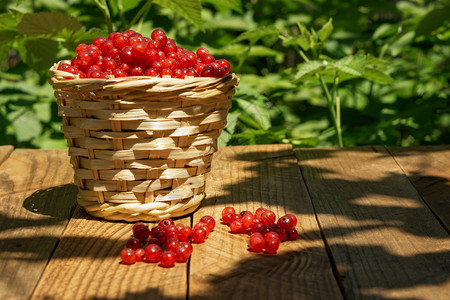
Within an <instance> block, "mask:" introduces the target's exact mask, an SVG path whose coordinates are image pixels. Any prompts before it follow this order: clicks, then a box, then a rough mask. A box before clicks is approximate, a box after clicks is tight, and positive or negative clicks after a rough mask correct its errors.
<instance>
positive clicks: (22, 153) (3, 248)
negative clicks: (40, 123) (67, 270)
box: [0, 149, 76, 299]
mask: <svg viewBox="0 0 450 300" xmlns="http://www.w3.org/2000/svg"><path fill="white" fill-rule="evenodd" d="M72 180H73V172H72V168H71V166H70V165H69V161H68V159H67V152H66V151H62V150H23V149H16V150H14V152H12V153H11V154H10V155H9V156H8V157H7V158H6V160H4V161H3V163H2V164H1V165H0V203H1V205H0V298H1V299H26V298H28V297H29V296H30V295H31V293H32V291H33V289H34V288H35V286H36V283H37V282H38V280H39V278H40V276H41V274H42V272H43V270H44V268H45V266H46V264H47V261H48V259H49V258H50V255H51V253H52V251H53V249H54V248H55V246H56V244H57V243H58V240H59V237H60V235H61V233H62V232H63V230H64V228H65V226H66V224H67V222H68V220H69V218H70V215H71V213H72V210H73V208H74V204H75V193H76V189H74V188H73V187H72V186H71V185H70V183H71V182H72Z"/></svg>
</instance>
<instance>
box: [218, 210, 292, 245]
mask: <svg viewBox="0 0 450 300" xmlns="http://www.w3.org/2000/svg"><path fill="white" fill-rule="evenodd" d="M275 221H277V222H276V223H275ZM222 222H223V223H224V224H225V225H228V226H229V227H230V231H231V233H245V234H248V235H250V240H249V242H248V244H249V250H250V251H253V252H261V251H265V252H266V253H269V254H273V253H276V252H277V250H278V248H279V246H280V243H282V242H285V241H287V240H290V241H293V240H296V239H297V237H298V232H297V230H296V229H295V226H296V225H297V218H296V217H295V216H294V215H292V214H286V215H284V216H282V217H281V218H279V219H278V220H277V219H276V215H275V213H274V212H273V211H271V210H268V209H265V208H262V207H260V208H258V209H257V210H256V211H255V213H254V214H253V213H252V212H250V211H242V212H240V213H238V214H237V213H236V210H235V209H234V208H233V207H230V206H228V207H225V208H224V209H223V210H222Z"/></svg>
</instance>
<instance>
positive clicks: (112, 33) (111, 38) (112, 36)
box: [108, 32, 120, 41]
mask: <svg viewBox="0 0 450 300" xmlns="http://www.w3.org/2000/svg"><path fill="white" fill-rule="evenodd" d="M119 33H120V32H111V33H110V34H109V35H108V40H111V41H112V40H113V39H114V37H115V36H116V34H119Z"/></svg>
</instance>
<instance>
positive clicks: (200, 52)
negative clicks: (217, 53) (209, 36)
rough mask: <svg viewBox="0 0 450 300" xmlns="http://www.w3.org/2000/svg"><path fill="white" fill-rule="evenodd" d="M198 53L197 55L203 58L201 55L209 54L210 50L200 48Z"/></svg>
mask: <svg viewBox="0 0 450 300" xmlns="http://www.w3.org/2000/svg"><path fill="white" fill-rule="evenodd" d="M196 53H197V57H198V58H201V57H203V56H205V55H206V54H209V51H208V50H207V49H205V48H198V49H197V52H196Z"/></svg>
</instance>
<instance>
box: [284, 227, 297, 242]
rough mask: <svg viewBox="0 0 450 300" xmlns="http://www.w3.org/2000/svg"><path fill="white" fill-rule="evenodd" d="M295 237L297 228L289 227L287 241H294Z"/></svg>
mask: <svg viewBox="0 0 450 300" xmlns="http://www.w3.org/2000/svg"><path fill="white" fill-rule="evenodd" d="M297 238H298V232H297V230H296V229H295V228H289V229H288V236H287V239H288V240H289V241H295V240H296V239H297Z"/></svg>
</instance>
